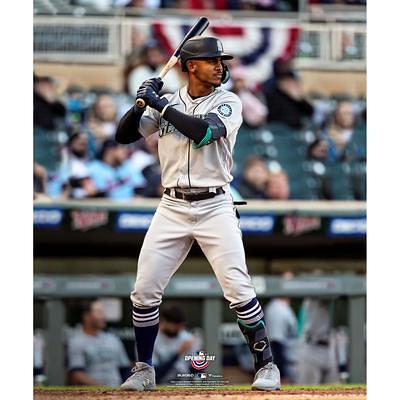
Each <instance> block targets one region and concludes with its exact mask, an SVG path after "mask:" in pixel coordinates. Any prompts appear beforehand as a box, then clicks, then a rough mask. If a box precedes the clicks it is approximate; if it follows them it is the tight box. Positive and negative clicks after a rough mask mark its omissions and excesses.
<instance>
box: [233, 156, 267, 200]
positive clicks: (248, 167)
mask: <svg viewBox="0 0 400 400" xmlns="http://www.w3.org/2000/svg"><path fill="white" fill-rule="evenodd" d="M268 179H269V171H268V167H267V164H266V163H265V161H264V159H263V158H261V157H258V156H251V157H249V158H248V159H247V160H246V161H245V163H244V168H243V174H242V175H241V176H240V177H239V178H238V179H237V181H236V182H235V183H234V186H235V187H236V189H237V190H238V192H239V193H240V195H241V196H243V198H245V199H246V198H247V199H265V198H266V186H267V182H268Z"/></svg>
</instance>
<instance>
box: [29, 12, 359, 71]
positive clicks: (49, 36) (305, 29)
mask: <svg viewBox="0 0 400 400" xmlns="http://www.w3.org/2000/svg"><path fill="white" fill-rule="evenodd" d="M194 19H195V17H193V16H192V17H188V16H187V17H183V18H182V17H175V18H174V19H168V20H165V22H167V21H168V23H171V24H182V23H183V22H184V23H191V22H193V21H194ZM151 21H152V18H149V17H142V18H137V17H123V16H110V17H95V16H85V17H73V16H52V17H49V16H36V17H35V18H34V60H35V61H36V62H63V63H82V64H85V63H99V64H123V63H124V61H125V58H126V56H127V54H129V52H130V51H131V50H132V44H131V36H132V31H133V29H137V30H140V32H144V33H145V35H150V22H151ZM226 22H227V20H226V19H225V20H223V19H220V20H214V23H226ZM242 24H243V26H246V25H257V26H262V27H274V26H277V25H279V26H287V27H288V28H289V27H292V26H300V28H301V35H300V38H299V41H298V46H297V57H296V59H295V62H296V66H297V67H298V68H300V69H302V68H304V69H328V70H338V69H339V70H343V69H346V70H365V68H366V50H365V48H366V27H365V25H364V24H356V23H352V24H349V23H341V24H333V23H309V22H300V21H299V20H290V21H289V20H283V19H280V20H276V19H274V20H272V19H245V20H242Z"/></svg>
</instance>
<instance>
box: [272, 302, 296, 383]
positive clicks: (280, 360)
mask: <svg viewBox="0 0 400 400" xmlns="http://www.w3.org/2000/svg"><path fill="white" fill-rule="evenodd" d="M265 320H266V323H267V329H268V330H269V338H270V343H271V350H272V354H273V356H274V362H275V364H276V365H277V367H278V368H279V371H280V372H281V379H282V382H284V383H289V382H290V383H294V377H293V376H291V375H290V363H291V362H290V357H291V356H292V355H291V354H289V352H290V351H291V348H292V347H293V346H292V344H293V341H294V340H295V339H296V337H297V319H296V315H295V313H294V312H293V310H292V308H291V307H290V299H289V298H288V297H276V298H273V299H272V300H271V301H270V302H269V303H268V305H267V306H266V308H265Z"/></svg>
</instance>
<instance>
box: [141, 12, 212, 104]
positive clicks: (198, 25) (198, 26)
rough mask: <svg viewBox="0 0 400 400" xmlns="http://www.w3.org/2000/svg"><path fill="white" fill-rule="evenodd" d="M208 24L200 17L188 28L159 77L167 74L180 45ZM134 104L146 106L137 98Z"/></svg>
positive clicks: (179, 49)
mask: <svg viewBox="0 0 400 400" xmlns="http://www.w3.org/2000/svg"><path fill="white" fill-rule="evenodd" d="M209 24H210V22H209V21H208V19H207V18H206V17H200V18H199V20H198V21H197V22H196V23H195V24H194V25H193V26H192V27H191V28H190V30H189V32H188V33H187V34H186V36H185V37H184V38H183V39H182V41H181V42H180V43H179V45H178V47H177V48H176V50H175V51H174V54H173V55H172V56H171V58H170V59H169V60H168V62H167V63H166V64H165V65H164V68H163V69H162V70H161V71H160V74H159V75H158V77H159V78H160V79H162V78H164V76H165V75H167V72H168V71H169V70H170V69H171V68H172V67H173V66H174V65H175V64H176V63H177V62H178V60H179V53H180V52H181V48H182V46H183V45H184V44H185V43H186V42H187V41H188V40H189V39H191V38H192V37H193V36H197V35H201V34H202V33H203V32H204V31H205V30H206V29H207V27H208V25H209ZM136 105H137V106H138V107H140V108H143V107H145V106H146V103H145V101H144V100H143V99H140V98H139V99H136Z"/></svg>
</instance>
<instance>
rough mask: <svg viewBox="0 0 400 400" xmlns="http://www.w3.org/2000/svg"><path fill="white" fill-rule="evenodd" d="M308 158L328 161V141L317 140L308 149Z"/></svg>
mask: <svg viewBox="0 0 400 400" xmlns="http://www.w3.org/2000/svg"><path fill="white" fill-rule="evenodd" d="M308 158H309V159H312V160H319V161H326V160H327V159H328V141H327V140H326V139H323V138H317V139H315V140H314V141H313V142H312V143H311V144H310V146H309V147H308Z"/></svg>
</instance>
